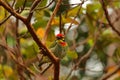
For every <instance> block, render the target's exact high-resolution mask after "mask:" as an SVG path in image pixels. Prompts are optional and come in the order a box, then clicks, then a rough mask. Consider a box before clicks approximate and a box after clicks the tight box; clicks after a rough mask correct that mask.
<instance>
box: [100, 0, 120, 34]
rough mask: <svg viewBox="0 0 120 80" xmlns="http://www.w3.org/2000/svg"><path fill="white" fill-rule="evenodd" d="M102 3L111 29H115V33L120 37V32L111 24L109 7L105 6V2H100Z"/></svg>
mask: <svg viewBox="0 0 120 80" xmlns="http://www.w3.org/2000/svg"><path fill="white" fill-rule="evenodd" d="M100 2H101V5H102V8H103V10H104V13H105V16H106V19H107V21H108V23H109V25H110V27H111V28H112V29H113V31H115V32H116V33H117V34H118V35H119V36H120V32H119V31H118V30H117V29H116V28H115V27H114V25H113V24H112V22H111V20H110V18H109V14H108V11H107V7H106V5H105V2H104V0H100Z"/></svg>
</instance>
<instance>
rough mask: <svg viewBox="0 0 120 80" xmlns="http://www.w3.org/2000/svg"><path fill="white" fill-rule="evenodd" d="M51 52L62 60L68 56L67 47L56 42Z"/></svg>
mask: <svg viewBox="0 0 120 80" xmlns="http://www.w3.org/2000/svg"><path fill="white" fill-rule="evenodd" d="M50 50H51V52H52V53H53V54H54V55H55V56H56V57H58V58H60V59H62V58H63V57H64V56H65V55H66V51H67V46H62V45H61V44H60V43H58V42H57V41H55V42H54V43H53V44H52V46H51V47H50Z"/></svg>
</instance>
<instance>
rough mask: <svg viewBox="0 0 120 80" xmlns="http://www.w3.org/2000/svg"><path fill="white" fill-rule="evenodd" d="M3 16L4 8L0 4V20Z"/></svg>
mask: <svg viewBox="0 0 120 80" xmlns="http://www.w3.org/2000/svg"><path fill="white" fill-rule="evenodd" d="M4 18H5V9H4V8H3V7H2V6H0V22H1V21H2V20H3V19H4Z"/></svg>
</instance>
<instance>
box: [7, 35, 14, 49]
mask: <svg viewBox="0 0 120 80" xmlns="http://www.w3.org/2000/svg"><path fill="white" fill-rule="evenodd" d="M7 44H8V45H9V46H10V47H13V46H14V45H15V44H16V40H15V38H14V37H12V36H11V35H7Z"/></svg>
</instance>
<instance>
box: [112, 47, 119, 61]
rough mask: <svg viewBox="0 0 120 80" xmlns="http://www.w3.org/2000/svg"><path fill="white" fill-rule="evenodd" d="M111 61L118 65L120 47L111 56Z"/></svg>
mask: <svg viewBox="0 0 120 80" xmlns="http://www.w3.org/2000/svg"><path fill="white" fill-rule="evenodd" d="M113 60H114V61H115V62H116V63H118V62H119V61H120V47H118V48H117V49H116V50H115V52H114V54H113Z"/></svg>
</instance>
